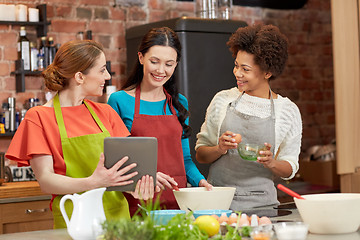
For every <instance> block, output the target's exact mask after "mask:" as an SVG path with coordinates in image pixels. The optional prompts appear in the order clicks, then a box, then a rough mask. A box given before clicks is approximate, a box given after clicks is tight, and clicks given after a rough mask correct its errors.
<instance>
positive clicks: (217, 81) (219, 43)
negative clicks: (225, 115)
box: [126, 17, 247, 177]
mask: <svg viewBox="0 0 360 240" xmlns="http://www.w3.org/2000/svg"><path fill="white" fill-rule="evenodd" d="M163 26H167V27H170V28H172V29H173V30H174V31H175V32H176V33H177V34H178V36H179V39H180V42H181V45H182V56H181V60H180V63H179V64H178V66H177V69H176V71H175V76H176V78H177V81H178V83H179V92H180V93H182V94H183V95H185V96H186V98H187V99H188V101H189V111H190V126H191V128H192V135H191V137H190V150H191V155H192V159H193V161H194V162H195V163H196V165H197V166H198V168H199V170H200V172H201V173H202V174H203V175H204V176H205V177H207V175H208V168H209V165H208V164H200V163H198V162H197V161H196V159H195V149H194V147H195V143H196V134H197V133H198V132H199V131H200V127H201V125H202V123H203V122H204V119H205V113H206V108H207V107H208V105H209V103H210V101H211V99H212V98H213V97H214V95H215V94H216V93H217V92H219V91H221V90H224V89H229V88H232V87H235V86H236V80H235V77H234V75H233V73H232V71H233V67H234V59H233V57H232V56H231V53H230V51H229V49H228V47H227V46H226V42H227V41H228V40H229V37H230V36H231V34H232V33H233V32H235V31H236V30H237V29H238V28H239V27H245V26H247V24H246V23H245V22H243V21H233V20H218V19H202V18H189V17H181V18H175V19H170V20H165V21H161V22H154V23H149V24H145V25H141V26H136V27H133V28H129V29H127V30H126V44H127V64H128V73H129V72H130V71H131V69H132V67H133V65H134V63H135V61H136V58H137V51H138V45H139V44H140V42H141V39H142V37H143V36H144V34H145V33H146V32H147V31H149V30H150V29H151V28H153V27H163Z"/></svg>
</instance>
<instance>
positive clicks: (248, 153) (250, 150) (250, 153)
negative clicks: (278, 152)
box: [237, 142, 267, 161]
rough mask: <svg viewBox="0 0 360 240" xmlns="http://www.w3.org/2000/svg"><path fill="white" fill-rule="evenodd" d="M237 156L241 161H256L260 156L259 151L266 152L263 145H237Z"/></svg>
mask: <svg viewBox="0 0 360 240" xmlns="http://www.w3.org/2000/svg"><path fill="white" fill-rule="evenodd" d="M237 150H238V152H239V155H240V157H241V158H242V159H244V160H248V161H256V160H257V157H259V156H261V155H260V151H266V150H267V149H266V146H265V145H264V144H255V143H243V142H241V143H239V144H238V148H237Z"/></svg>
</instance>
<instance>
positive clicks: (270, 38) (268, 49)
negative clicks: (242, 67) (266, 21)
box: [226, 24, 288, 80]
mask: <svg viewBox="0 0 360 240" xmlns="http://www.w3.org/2000/svg"><path fill="white" fill-rule="evenodd" d="M226 44H227V45H228V47H229V49H230V51H231V52H232V55H233V57H234V58H236V55H237V53H238V52H239V51H244V52H247V53H249V54H252V55H254V61H255V64H257V65H258V66H259V67H260V69H261V70H262V71H264V72H271V74H272V76H271V77H270V79H269V80H274V79H275V78H276V77H277V76H279V75H280V74H281V73H282V72H283V70H284V68H285V65H286V61H287V59H288V40H287V38H286V36H285V35H284V34H282V33H281V32H280V30H279V28H278V27H276V26H273V25H262V24H257V25H253V26H247V27H241V28H238V29H237V30H236V32H235V33H233V34H232V35H231V37H230V38H229V41H228V42H227V43H226Z"/></svg>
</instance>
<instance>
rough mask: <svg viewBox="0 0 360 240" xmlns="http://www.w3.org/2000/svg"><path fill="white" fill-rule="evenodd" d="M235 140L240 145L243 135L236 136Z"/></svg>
mask: <svg viewBox="0 0 360 240" xmlns="http://www.w3.org/2000/svg"><path fill="white" fill-rule="evenodd" d="M233 139H234V140H235V142H236V143H240V142H241V134H235V136H234V137H233Z"/></svg>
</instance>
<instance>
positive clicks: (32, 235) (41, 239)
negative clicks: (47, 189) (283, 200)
mask: <svg viewBox="0 0 360 240" xmlns="http://www.w3.org/2000/svg"><path fill="white" fill-rule="evenodd" d="M290 211H291V212H292V213H291V214H290V215H287V216H281V217H274V218H271V220H272V221H301V217H300V215H299V212H298V211H297V209H292V210H290ZM23 239H27V240H71V237H70V236H69V234H68V233H67V230H66V229H56V230H44V231H34V232H24V233H13V234H3V235H0V240H23ZM275 239H276V238H275ZM307 240H360V230H359V231H357V232H354V233H350V234H341V235H319V234H311V233H310V234H308V237H307Z"/></svg>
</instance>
